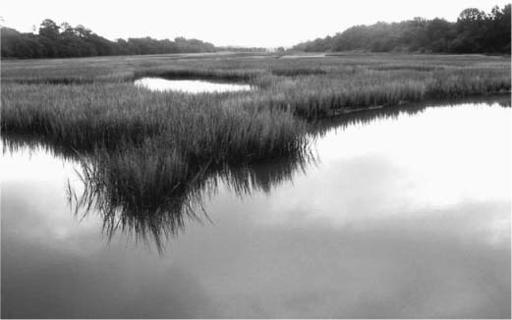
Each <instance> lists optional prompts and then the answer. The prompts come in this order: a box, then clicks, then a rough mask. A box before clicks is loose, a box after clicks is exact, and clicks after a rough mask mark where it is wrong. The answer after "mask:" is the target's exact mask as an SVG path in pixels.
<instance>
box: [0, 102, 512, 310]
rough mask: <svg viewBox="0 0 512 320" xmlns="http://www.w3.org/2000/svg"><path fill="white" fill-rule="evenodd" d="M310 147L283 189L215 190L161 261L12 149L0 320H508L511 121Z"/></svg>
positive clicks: (437, 115)
mask: <svg viewBox="0 0 512 320" xmlns="http://www.w3.org/2000/svg"><path fill="white" fill-rule="evenodd" d="M508 105H510V102H508ZM312 139H313V140H314V143H313V146H314V150H315V161H312V162H310V163H308V164H306V165H305V166H304V167H303V169H296V170H288V171H286V173H285V174H283V175H284V176H286V179H282V178H280V179H275V181H274V182H273V183H270V184H269V183H261V185H264V187H260V188H257V187H255V188H253V190H252V192H250V193H247V194H245V195H241V194H240V193H237V192H234V191H233V188H232V187H231V186H229V184H227V183H225V184H220V185H219V186H218V190H217V192H216V193H215V194H212V195H211V196H210V197H207V198H206V199H204V209H205V210H206V212H207V213H208V219H202V220H200V221H197V220H187V221H186V225H185V228H184V229H183V230H182V231H181V232H180V233H178V234H177V235H175V236H174V238H173V239H170V240H169V241H168V242H167V243H166V244H165V249H164V251H163V252H162V253H161V254H159V253H158V251H157V250H156V249H155V248H154V246H153V245H152V244H151V243H143V242H137V241H136V240H135V239H134V237H133V236H129V235H128V234H127V233H117V234H115V235H114V236H113V238H112V239H110V241H109V239H108V238H107V237H106V236H105V234H104V233H103V232H102V223H103V220H102V219H101V217H100V216H101V215H100V214H99V213H96V214H95V213H94V212H92V213H90V214H88V215H86V216H83V215H80V214H79V215H75V214H74V213H73V211H72V210H71V209H70V206H69V203H68V200H67V194H66V190H67V184H68V182H69V184H70V185H71V187H75V188H77V189H78V190H79V189H80V188H81V181H80V179H78V177H77V173H76V171H75V170H77V171H78V172H80V167H78V166H77V164H76V163H75V162H74V161H72V160H64V159H62V158H59V157H57V156H54V155H52V153H51V152H50V151H48V150H45V149H44V148H41V147H39V148H37V147H36V148H30V149H29V148H27V147H24V148H20V149H18V150H17V151H6V152H5V153H4V156H3V158H2V166H1V167H2V179H3V182H2V203H1V210H2V230H1V231H2V259H1V261H2V283H1V285H2V316H3V317H40V318H45V317H51V318H58V317H65V318H73V317H80V318H87V317H89V318H90V317H99V318H109V317H117V318H127V317H135V318H140V317H156V318H172V317H179V318H187V317H237V318H240V317H265V318H275V317H277V318H279V317H292V318H302V317H307V318H311V317H320V318H347V317H349V318H357V317H363V318H372V317H379V318H389V317H391V318H401V317H405V318H414V317H420V318H438V317H441V318H451V317H462V318H469V317H471V318H475V317H478V318H496V317H499V318H509V317H510V299H511V294H510V281H511V274H510V267H511V264H510V259H511V256H510V249H511V248H510V240H511V239H510V231H511V229H510V226H511V216H510V212H511V199H510V194H511V167H510V164H511V163H512V161H511V160H512V159H511V142H512V141H511V109H510V108H504V107H502V106H500V105H498V104H497V103H493V102H489V103H482V102H478V103H461V104H457V105H453V106H448V105H446V106H436V107H426V108H421V109H417V110H414V111H412V112H411V111H410V112H404V111H400V112H399V111H395V112H392V113H384V112H382V113H381V114H380V115H377V116H375V115H372V114H367V115H366V116H354V118H353V119H352V120H351V121H348V122H346V121H339V122H336V121H331V122H325V123H322V124H321V125H320V126H319V128H318V130H317V132H315V133H314V134H312ZM275 166H277V167H276V168H272V167H271V166H270V167H269V165H267V166H266V167H262V168H259V169H257V170H255V172H259V173H258V174H256V178H255V179H254V181H258V179H257V177H258V175H259V176H261V177H265V172H268V171H272V170H274V171H275V170H281V169H280V168H281V167H279V166H278V164H275ZM260 180H265V179H263V178H262V179H260ZM267 182H268V181H267ZM255 184H258V183H257V182H255Z"/></svg>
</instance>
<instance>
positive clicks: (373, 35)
mask: <svg viewBox="0 0 512 320" xmlns="http://www.w3.org/2000/svg"><path fill="white" fill-rule="evenodd" d="M293 49H294V50H299V51H309V52H327V51H350V50H362V51H372V52H391V51H406V52H424V53H428V52H434V53H501V54H510V4H507V5H505V6H504V7H503V8H499V7H498V6H495V7H494V8H493V9H492V10H491V12H490V13H486V12H484V11H481V10H478V9H475V8H469V9H465V10H463V11H462V12H461V13H460V15H459V17H458V19H457V21H456V22H448V21H446V20H444V19H439V18H436V19H433V20H427V19H423V18H414V19H412V20H408V21H402V22H398V23H386V22H378V23H376V24H373V25H369V26H366V25H359V26H354V27H351V28H349V29H347V30H345V31H344V32H342V33H338V34H336V35H334V36H332V37H331V36H328V37H325V38H318V39H316V40H313V41H308V42H304V43H300V44H298V45H296V46H294V47H293Z"/></svg>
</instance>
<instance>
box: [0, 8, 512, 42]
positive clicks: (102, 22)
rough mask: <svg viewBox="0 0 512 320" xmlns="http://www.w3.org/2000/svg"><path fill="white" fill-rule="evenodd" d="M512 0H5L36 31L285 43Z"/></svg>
mask: <svg viewBox="0 0 512 320" xmlns="http://www.w3.org/2000/svg"><path fill="white" fill-rule="evenodd" d="M507 2H510V1H507V0H442V1H439V0H422V1H415V0H388V1H377V0H350V1H342V0H338V1H335V0H295V1H292V0H238V1H237V0H209V1H207V0H203V1H199V0H175V1H172V0H168V1H161V0H144V1H140V0H139V1H134V0H125V1H117V0H87V1H73V0H44V1H41V0H39V1H37V0H33V1H26V0H2V4H1V5H0V8H1V9H0V16H1V17H2V18H3V22H2V24H3V25H6V26H8V27H12V28H15V29H17V30H19V31H23V32H30V31H31V30H32V28H33V26H36V27H38V26H39V24H40V23H41V21H42V20H43V19H45V18H50V19H52V20H54V21H55V22H57V23H59V24H60V23H61V22H63V21H66V22H68V23H70V24H71V25H73V26H75V25H77V24H82V25H84V26H86V27H87V28H89V29H91V30H92V31H94V32H95V33H97V34H99V35H102V36H104V37H106V38H108V39H111V40H113V39H116V38H128V37H144V36H151V37H153V38H157V39H164V38H170V39H174V38H175V37H177V36H183V37H186V38H197V39H201V40H205V41H208V42H212V43H214V44H215V45H240V46H262V47H277V46H291V45H294V44H297V43H298V42H301V41H305V40H311V39H314V38H317V37H324V36H326V35H332V34H335V33H336V32H340V31H343V30H344V29H346V28H348V27H350V26H353V25H357V24H371V23H375V22H377V21H388V22H392V21H400V20H405V19H410V18H413V17H418V16H420V17H424V18H435V17H440V18H445V19H447V20H450V21H455V20H456V19H457V16H458V14H459V13H460V11H461V10H462V9H465V8H468V7H476V8H479V9H481V10H485V11H487V12H489V11H490V9H491V8H492V7H493V6H494V5H499V6H500V7H501V6H503V5H504V4H506V3H507Z"/></svg>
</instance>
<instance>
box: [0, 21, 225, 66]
mask: <svg viewBox="0 0 512 320" xmlns="http://www.w3.org/2000/svg"><path fill="white" fill-rule="evenodd" d="M0 32H1V57H2V58H69V57H90V56H110V55H134V54H162V53H192V52H213V51H216V48H215V46H214V45H213V44H211V43H208V42H203V41H201V40H197V39H185V38H182V37H179V38H176V39H174V41H171V40H169V39H165V40H156V39H153V38H150V37H146V38H129V39H128V40H124V39H118V40H116V41H110V40H108V39H106V38H103V37H101V36H99V35H97V34H95V33H94V32H92V31H91V30H89V29H87V28H85V27H84V26H82V25H78V26H76V27H72V26H71V25H69V24H68V23H66V22H64V23H62V24H60V25H58V24H57V23H55V22H54V21H52V20H50V19H46V20H44V21H43V22H42V23H41V25H40V27H39V31H38V33H37V34H36V33H21V32H18V31H17V30H15V29H11V28H6V27H2V28H1V31H0Z"/></svg>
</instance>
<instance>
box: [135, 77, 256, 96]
mask: <svg viewBox="0 0 512 320" xmlns="http://www.w3.org/2000/svg"><path fill="white" fill-rule="evenodd" d="M134 84H135V85H136V86H139V87H144V88H148V89H150V90H153V91H171V90H172V91H181V92H186V93H212V92H213V93H221V92H234V91H249V90H251V89H252V87H251V86H250V85H248V84H238V83H224V82H222V83H221V82H212V81H206V80H170V79H163V78H155V77H146V78H141V79H138V80H135V82H134Z"/></svg>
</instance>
